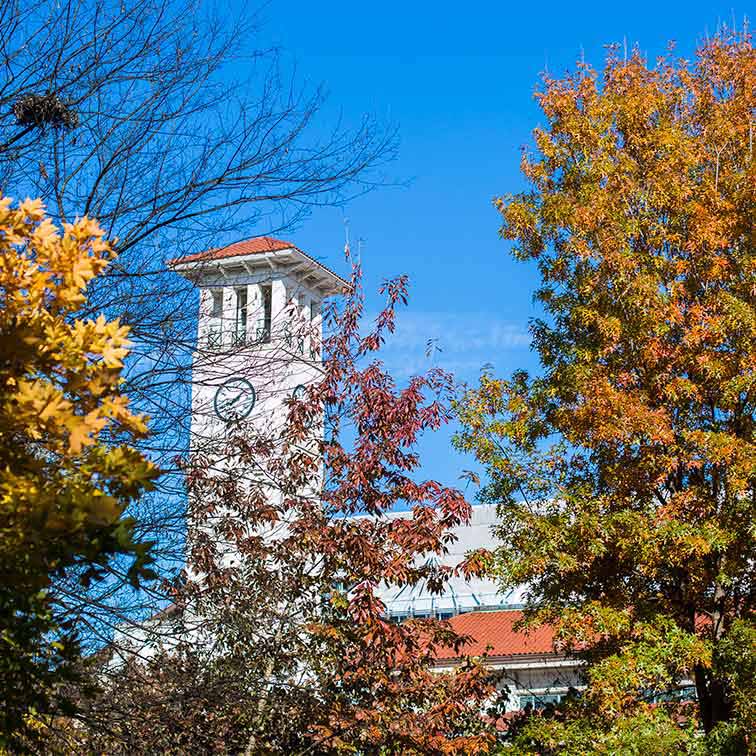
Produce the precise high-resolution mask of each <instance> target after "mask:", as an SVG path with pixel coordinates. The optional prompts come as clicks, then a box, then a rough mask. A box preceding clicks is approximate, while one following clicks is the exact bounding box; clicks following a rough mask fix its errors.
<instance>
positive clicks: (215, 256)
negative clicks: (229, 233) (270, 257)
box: [170, 236, 296, 264]
mask: <svg viewBox="0 0 756 756" xmlns="http://www.w3.org/2000/svg"><path fill="white" fill-rule="evenodd" d="M292 248H295V249H296V247H294V245H293V244H292V243H291V242H287V241H283V239H274V238H273V237H272V236H256V237H255V238H254V239H244V240H242V241H238V242H234V243H233V244H229V245H228V246H227V247H215V248H213V249H208V250H205V251H204V252H197V253H196V254H193V255H186V256H185V257H177V258H176V259H175V260H171V261H170V263H171V264H177V263H189V262H200V261H205V260H206V261H210V260H221V259H223V258H226V257H239V256H241V255H261V254H265V253H266V252H278V251H280V250H282V249H292Z"/></svg>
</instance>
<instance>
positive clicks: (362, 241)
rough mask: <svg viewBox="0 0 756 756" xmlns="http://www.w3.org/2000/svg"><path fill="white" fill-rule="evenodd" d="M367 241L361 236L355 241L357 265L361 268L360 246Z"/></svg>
mask: <svg viewBox="0 0 756 756" xmlns="http://www.w3.org/2000/svg"><path fill="white" fill-rule="evenodd" d="M366 241H367V239H364V238H363V237H362V236H360V238H359V239H357V265H359V266H362V245H363V244H365V242H366Z"/></svg>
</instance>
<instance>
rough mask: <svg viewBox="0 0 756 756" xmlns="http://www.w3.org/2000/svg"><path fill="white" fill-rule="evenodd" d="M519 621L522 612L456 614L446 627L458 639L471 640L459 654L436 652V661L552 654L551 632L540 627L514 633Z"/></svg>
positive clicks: (442, 650)
mask: <svg viewBox="0 0 756 756" xmlns="http://www.w3.org/2000/svg"><path fill="white" fill-rule="evenodd" d="M521 619H522V612H520V611H516V610H503V611H495V612H467V613H466V614H458V615H457V616H456V617H452V618H451V619H450V620H449V623H450V624H451V626H452V628H453V629H454V630H455V632H457V633H458V634H459V635H469V636H470V637H471V638H472V639H473V640H472V641H471V642H470V643H468V644H467V645H465V646H463V647H462V649H461V651H460V653H459V654H457V653H455V652H454V650H453V649H451V648H442V649H440V650H439V654H438V660H445V659H455V658H457V657H458V656H480V655H481V654H484V653H488V655H489V656H490V657H493V656H520V655H523V654H550V653H554V630H553V628H551V627H549V626H548V625H541V626H540V627H537V628H533V629H530V630H528V631H527V632H526V631H525V630H519V631H518V630H515V629H514V625H515V624H516V623H517V622H518V621H519V620H521ZM489 646H490V648H489Z"/></svg>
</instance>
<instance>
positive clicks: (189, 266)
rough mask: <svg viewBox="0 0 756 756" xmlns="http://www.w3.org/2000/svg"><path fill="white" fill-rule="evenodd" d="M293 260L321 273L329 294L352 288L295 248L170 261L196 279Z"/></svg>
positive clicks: (181, 272) (171, 266)
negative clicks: (213, 271)
mask: <svg viewBox="0 0 756 756" xmlns="http://www.w3.org/2000/svg"><path fill="white" fill-rule="evenodd" d="M292 258H295V259H296V258H299V259H300V260H301V261H302V262H306V263H308V264H309V266H311V267H312V268H314V269H316V270H317V271H318V272H319V274H320V277H321V280H322V281H325V282H327V285H325V286H323V284H322V283H321V284H320V288H324V289H325V293H326V294H327V295H332V294H342V293H344V292H345V291H348V290H349V289H350V284H349V282H348V281H346V280H345V279H343V278H342V277H341V276H339V275H338V274H336V273H334V272H333V271H332V270H330V269H329V268H327V267H326V266H325V265H323V264H322V263H320V262H318V261H317V260H315V259H314V258H313V257H310V255H308V254H307V253H305V252H302V250H301V249H298V248H297V247H294V246H292V247H286V248H285V249H278V250H271V251H270V252H253V253H251V254H246V255H233V256H229V257H216V258H213V257H211V256H208V257H207V258H205V259H199V260H188V261H185V262H182V259H181V258H178V259H177V260H170V261H169V262H168V267H169V268H170V269H171V270H173V271H175V272H176V273H178V274H179V275H182V276H185V277H187V278H192V277H193V276H194V275H196V273H197V272H198V271H201V270H209V269H216V270H221V269H223V268H226V269H228V268H233V267H239V266H241V267H243V268H246V269H247V270H249V269H250V268H252V267H258V268H259V267H265V266H268V267H270V268H271V269H273V270H275V266H276V264H277V263H279V262H283V261H285V260H290V259H292Z"/></svg>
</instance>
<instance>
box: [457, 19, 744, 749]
mask: <svg viewBox="0 0 756 756" xmlns="http://www.w3.org/2000/svg"><path fill="white" fill-rule="evenodd" d="M754 84H756V59H755V58H754V52H753V47H752V45H751V41H750V38H749V37H748V36H746V35H738V34H735V33H730V32H729V31H723V32H722V33H720V34H719V35H718V36H716V37H714V38H712V39H710V40H708V41H707V42H706V43H705V44H703V45H701V46H700V47H699V49H698V50H697V53H696V58H695V61H693V62H690V63H689V62H686V61H683V60H676V59H674V58H673V56H672V54H670V55H669V56H668V57H663V58H661V59H659V60H658V61H657V62H656V64H655V65H654V66H649V65H648V64H647V62H646V61H645V60H644V58H643V57H642V56H641V55H640V53H638V52H635V53H633V54H632V55H631V56H630V57H629V58H626V59H625V58H624V57H623V56H620V55H618V54H617V51H616V50H612V51H611V52H610V54H609V57H608V60H607V62H606V66H605V68H604V70H603V72H602V73H601V74H599V73H598V72H596V71H595V70H593V69H592V68H591V67H590V66H589V65H587V64H584V63H581V64H579V65H578V66H577V70H576V72H575V73H573V74H570V75H567V76H566V77H565V78H561V79H555V78H550V77H548V76H547V77H545V79H544V81H543V87H542V89H541V90H540V92H539V93H538V95H537V98H538V101H539V103H540V106H541V108H542V109H543V112H544V115H545V118H546V125H545V126H544V127H543V128H540V129H537V130H536V131H535V143H536V150H535V152H533V153H527V154H525V156H524V158H523V162H522V169H523V172H524V174H525V176H526V178H527V179H528V181H529V182H530V185H531V186H530V189H529V190H528V191H525V192H523V193H521V194H518V195H514V196H507V197H504V198H501V199H500V200H498V201H497V207H498V208H499V210H500V212H501V215H502V218H503V226H502V231H501V234H502V236H503V237H504V238H505V239H508V240H512V241H513V242H514V255H515V256H516V257H517V258H518V259H521V260H525V261H534V262H535V263H536V264H537V267H538V271H539V273H540V278H541V283H540V287H539V288H538V290H537V293H536V297H537V300H538V301H539V302H540V303H541V304H542V306H543V310H544V316H543V317H542V319H539V320H536V321H535V322H534V323H533V325H532V334H533V340H534V345H535V347H536V349H537V351H538V353H539V355H540V360H541V364H542V368H543V370H542V373H541V374H540V375H539V376H537V377H531V376H529V375H527V374H525V373H522V372H518V373H516V374H515V375H513V376H512V377H511V379H509V380H496V379H495V378H493V377H492V376H486V377H484V378H483V380H482V382H481V384H480V386H479V387H478V388H477V389H475V390H473V391H471V392H470V393H469V394H468V395H467V396H466V397H465V400H464V401H463V402H462V403H461V404H460V414H461V419H462V422H463V430H462V432H461V433H460V435H459V437H458V439H457V443H458V444H459V446H460V447H461V448H463V449H466V450H469V451H472V452H474V453H475V454H476V455H477V457H478V459H479V460H481V461H482V462H483V463H484V464H485V465H486V466H487V467H488V470H489V472H490V480H489V482H488V485H487V487H486V488H485V489H484V491H483V496H484V497H485V498H487V499H489V500H491V501H495V502H498V503H499V504H500V515H501V524H500V527H499V530H500V535H501V537H502V540H503V542H504V544H505V545H504V546H503V547H502V548H501V550H500V551H499V552H498V553H497V554H496V555H495V556H494V562H493V563H494V565H495V568H494V569H495V571H496V573H497V574H498V575H499V577H500V578H501V580H502V582H503V583H505V584H506V585H515V584H520V583H527V584H529V586H530V594H529V595H530V602H531V608H532V619H533V621H536V622H537V621H548V622H553V623H555V624H556V625H557V627H558V629H559V637H560V639H561V640H562V641H563V642H564V643H566V644H567V645H568V646H572V647H573V648H575V647H576V646H581V647H582V648H583V649H587V651H586V657H587V660H588V662H589V664H588V666H587V671H586V678H587V679H586V681H587V690H586V692H585V694H584V695H583V696H582V697H581V700H580V703H579V704H578V703H575V704H568V705H567V707H566V709H567V711H568V714H569V715H568V716H567V715H565V716H566V719H565V718H564V717H562V718H555V719H553V720H551V721H550V722H545V721H543V718H541V721H539V722H538V723H537V725H538V726H537V727H535V726H534V725H532V723H531V727H530V730H529V731H528V732H529V734H528V736H527V737H526V738H525V739H524V740H523V741H522V742H523V743H526V742H527V743H530V746H528V747H532V748H535V749H536V750H538V749H539V748H540V749H541V750H540V752H541V753H543V752H545V751H548V749H549V748H550V747H552V746H553V744H555V743H559V742H561V743H562V744H563V746H564V748H568V745H569V743H576V742H578V741H580V738H581V737H584V736H585V738H586V739H585V740H584V741H580V742H582V743H583V746H584V747H585V750H582V751H580V746H576V747H577V748H578V751H580V752H588V751H591V750H592V749H594V748H599V749H600V747H601V746H600V745H597V744H600V743H602V742H603V743H605V744H610V743H613V744H614V746H613V747H616V748H618V749H619V750H622V747H621V745H618V744H621V743H622V742H624V741H622V737H624V735H622V732H621V731H622V728H623V726H624V725H627V727H626V729H625V735H626V734H627V733H628V732H630V731H631V730H632V728H633V727H638V726H639V721H640V720H639V719H638V717H640V718H641V719H643V718H644V717H645V719H643V728H645V732H646V734H647V735H648V734H649V733H651V735H649V738H650V740H649V742H650V743H654V742H655V743H656V745H655V746H654V747H655V748H657V749H658V748H659V747H661V746H660V745H659V743H661V742H669V743H671V742H672V741H662V740H659V739H658V737H661V735H660V733H661V731H662V730H664V729H665V728H666V730H665V732H666V733H667V735H669V737H670V738H672V740H675V738H677V737H678V735H679V732H678V731H676V730H675V722H679V721H680V719H679V717H674V716H671V714H672V712H671V711H670V712H668V713H669V714H670V716H667V717H665V716H661V715H660V713H659V712H660V711H662V710H665V709H664V707H660V706H659V705H658V702H659V700H660V699H669V698H670V697H674V696H676V695H680V694H681V688H683V687H685V686H686V685H688V686H692V687H694V688H695V691H696V699H697V709H696V717H695V719H697V720H698V721H700V724H701V725H702V726H703V728H704V730H705V731H706V732H707V734H708V735H707V738H708V742H711V743H715V742H716V743H719V744H720V746H721V747H722V748H724V747H725V746H724V745H722V743H725V742H727V743H729V745H728V746H727V747H729V748H733V749H735V750H736V751H738V749H744V748H747V743H748V734H747V733H748V731H749V729H750V730H752V729H753V723H754V720H753V717H754V711H753V698H752V697H751V700H750V704H748V703H746V701H747V700H748V696H743V695H742V690H740V689H739V688H738V685H739V683H738V680H740V681H741V682H742V680H743V675H742V674H740V675H738V674H737V672H738V669H739V670H740V671H741V672H742V670H743V669H748V668H750V669H752V668H753V648H752V642H753V637H754V628H753V624H752V623H753V610H754V598H755V595H754V583H753V566H754V564H755V563H756V548H755V544H754V530H753V522H754V517H753V515H754V501H755V500H756V489H755V482H756V481H755V473H756V470H755V468H754V462H755V461H756V448H755V447H754V437H753V433H754V401H756V394H755V388H754V375H755V371H756V349H755V347H756V313H755V312H754V296H755V294H756V283H755V280H756V279H755V278H754V249H753V220H754V187H755V186H756V181H755V178H756V176H754V162H753V149H754V120H753V114H754V108H755V107H756V95H755V87H754ZM736 639H739V640H737V642H735V641H736ZM748 639H750V641H749V640H748ZM749 646H750V648H749ZM736 648H739V649H740V650H739V651H735V649H736ZM736 659H737V661H734V660H736ZM733 665H734V667H733ZM748 665H750V667H749V666H748ZM653 702H656V704H657V705H655V706H653V705H652V704H653ZM669 708H670V709H672V708H674V707H672V706H671V705H670V707H669ZM677 713H679V712H677ZM581 717H582V718H583V721H584V722H585V723H587V726H586V727H585V728H583V729H580V728H579V727H577V728H571V726H570V724H569V722H571V721H572V722H577V721H578V720H579V719H580V718H581ZM623 723H624V725H623ZM538 728H540V730H539V732H540V733H541V734H540V736H539V737H535V735H534V733H535V732H536V730H537V729H538ZM676 732H677V734H675V733H676ZM576 733H581V735H580V736H578V735H577V734H576ZM528 737H529V738H530V740H528ZM539 738H540V739H539ZM602 738H603V739H605V740H602ZM618 738H619V739H618ZM675 742H677V741H675ZM549 744H551V745H549ZM678 745H679V744H678ZM720 746H717V748H719V747H720ZM607 747H609V746H607ZM670 747H671V746H670ZM674 748H677V745H675V746H674ZM609 750H610V751H611V747H610V748H609ZM560 752H561V751H560ZM564 752H572V751H570V750H566V751H564ZM615 752H616V751H615ZM654 752H656V751H654Z"/></svg>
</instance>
